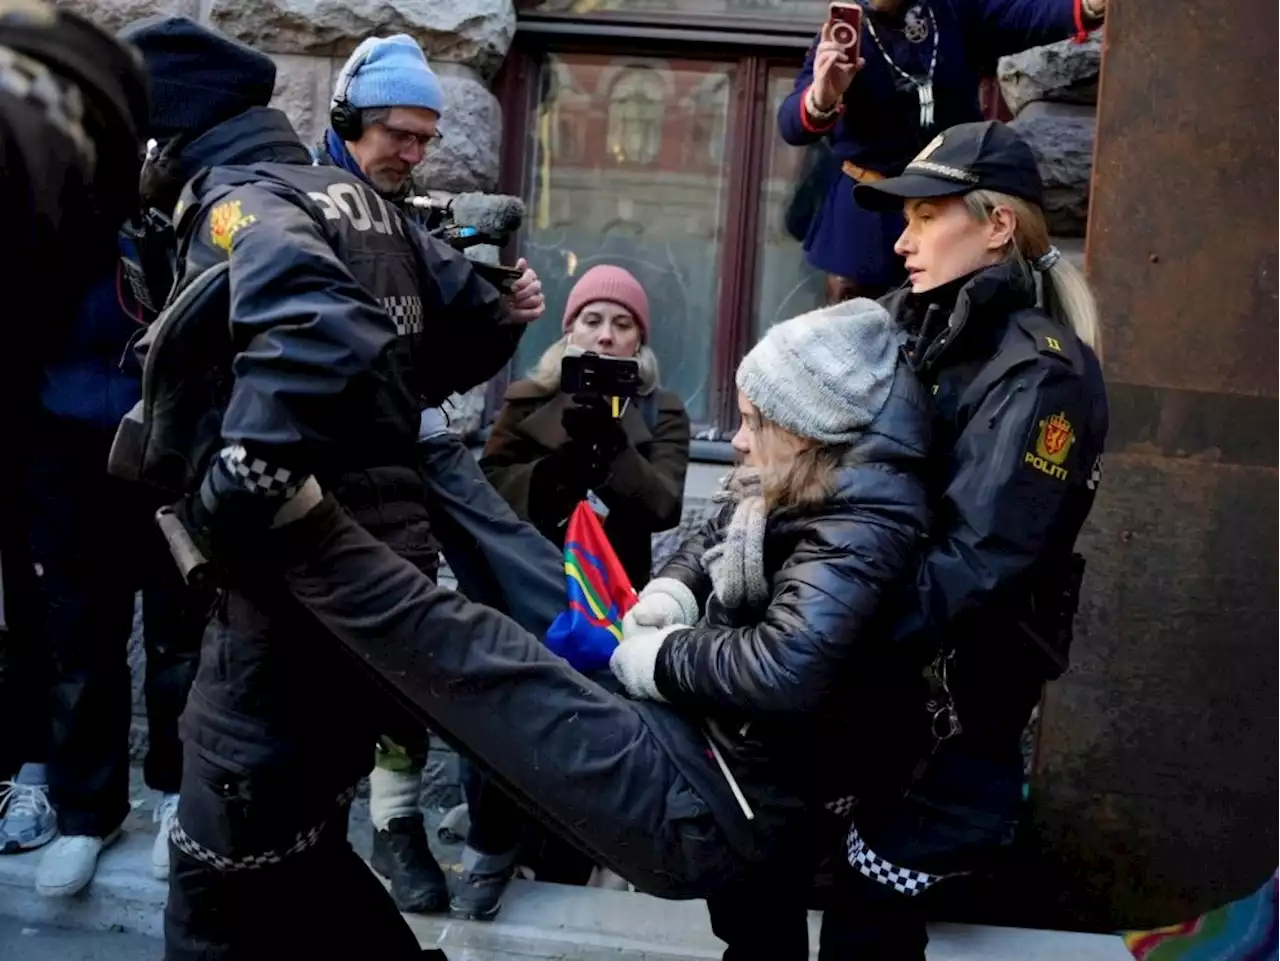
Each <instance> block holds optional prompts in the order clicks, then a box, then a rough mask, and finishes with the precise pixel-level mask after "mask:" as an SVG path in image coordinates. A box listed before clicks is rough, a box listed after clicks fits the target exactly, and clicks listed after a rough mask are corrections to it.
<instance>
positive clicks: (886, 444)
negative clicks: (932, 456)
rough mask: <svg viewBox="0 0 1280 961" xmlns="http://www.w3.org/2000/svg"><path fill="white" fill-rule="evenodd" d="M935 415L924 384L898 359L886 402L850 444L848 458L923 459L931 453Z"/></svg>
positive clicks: (863, 461) (869, 460)
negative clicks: (931, 426) (930, 426)
mask: <svg viewBox="0 0 1280 961" xmlns="http://www.w3.org/2000/svg"><path fill="white" fill-rule="evenodd" d="M932 417H933V411H932V404H931V403H930V400H929V395H928V393H927V392H926V391H925V389H924V386H923V385H922V384H921V383H920V381H919V379H918V378H917V377H916V375H915V374H914V373H912V371H911V368H910V366H909V365H908V364H907V363H906V362H905V361H899V362H898V369H897V371H896V373H895V374H894V377H893V383H892V385H891V386H890V388H889V396H888V398H887V399H886V400H885V402H884V406H883V407H881V408H880V412H879V413H878V414H876V416H875V418H874V419H873V420H872V421H871V423H870V424H869V425H868V426H867V427H866V429H865V430H863V432H862V433H861V435H859V437H858V439H857V440H855V441H854V442H853V444H852V445H851V446H850V448H849V458H848V459H849V460H850V461H851V462H854V463H860V464H866V463H891V462H897V461H902V462H913V461H922V460H923V459H924V458H925V457H926V456H927V455H928V453H929V441H930V431H929V425H930V421H931V419H932Z"/></svg>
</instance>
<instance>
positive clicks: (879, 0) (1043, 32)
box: [778, 0, 1107, 302]
mask: <svg viewBox="0 0 1280 961" xmlns="http://www.w3.org/2000/svg"><path fill="white" fill-rule="evenodd" d="M1106 5H1107V0H861V2H860V3H833V4H831V7H830V13H829V15H828V19H827V21H826V22H825V23H824V24H823V25H822V29H821V31H820V33H819V34H818V37H817V39H816V40H815V41H814V44H813V46H812V47H811V48H810V50H809V54H808V56H807V57H806V58H805V62H804V67H803V68H802V69H801V71H800V74H799V76H797V77H796V82H795V89H794V90H793V91H792V93H791V94H790V95H789V96H788V97H787V98H786V99H785V100H784V101H783V102H782V105H781V107H780V108H779V110H778V129H779V132H780V133H781V134H782V139H783V140H785V141H786V142H787V143H789V144H793V145H795V146H805V145H808V144H811V143H814V142H816V141H818V140H820V139H823V138H826V139H828V140H829V142H830V144H831V147H832V149H833V151H834V152H835V155H836V159H837V160H838V161H839V162H840V165H841V169H842V171H843V174H844V175H843V176H841V177H838V178H836V179H835V180H834V181H833V182H832V184H831V186H830V188H829V189H828V193H827V196H826V199H825V201H824V202H823V203H822V204H821V206H820V207H819V209H818V212H817V214H816V215H815V216H814V218H813V220H812V222H811V223H810V226H809V232H808V235H807V236H806V237H805V240H804V248H805V259H806V261H807V262H808V263H809V265H810V266H812V267H814V268H816V269H818V270H821V271H823V272H824V273H826V274H827V300H828V302H834V301H837V300H844V299H847V298H849V297H878V296H881V295H883V294H885V293H887V292H888V291H889V290H890V289H892V288H894V287H896V286H898V285H899V284H901V283H902V282H903V280H905V279H906V275H905V273H904V272H903V266H902V258H900V257H899V256H898V255H897V254H895V253H894V250H893V244H894V241H896V240H897V239H898V235H899V234H901V233H902V229H903V219H902V215H901V213H899V212H898V211H891V212H878V211H870V210H864V209H862V208H860V207H859V206H858V205H857V204H855V203H854V201H853V187H854V186H855V185H856V184H858V183H875V182H877V181H880V180H883V179H885V178H886V177H895V176H897V175H898V174H900V173H901V172H902V170H903V168H905V167H906V165H907V162H908V161H910V160H911V158H912V157H914V156H916V154H918V153H919V152H920V151H921V150H922V149H923V148H924V146H925V144H927V143H928V142H929V141H930V140H932V139H933V137H935V136H936V135H937V134H938V133H940V132H941V131H943V130H946V129H947V128H948V127H952V126H954V125H956V124H960V123H969V122H972V121H977V120H981V119H982V111H981V107H980V105H979V101H978V88H979V83H980V81H981V78H982V75H983V74H984V73H989V72H990V71H991V70H992V69H994V67H995V63H996V61H997V60H998V59H999V58H1000V57H1003V56H1006V55H1008V54H1012V53H1017V52H1018V51H1020V50H1025V49H1027V48H1029V47H1036V46H1040V45H1041V44H1046V43H1053V42H1054V41H1057V40H1064V39H1066V38H1067V37H1071V36H1076V37H1079V38H1083V37H1084V36H1085V34H1086V32H1087V31H1088V30H1090V29H1093V28H1095V27H1097V26H1099V25H1100V24H1101V23H1102V20H1103V17H1104V16H1105V14H1106ZM855 27H856V29H854V28H855Z"/></svg>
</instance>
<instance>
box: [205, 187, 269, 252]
mask: <svg viewBox="0 0 1280 961" xmlns="http://www.w3.org/2000/svg"><path fill="white" fill-rule="evenodd" d="M257 222H258V218H257V216H256V215H255V214H247V213H245V212H244V209H243V202H242V201H239V200H227V201H224V202H223V203H220V204H218V205H217V206H216V207H214V208H213V210H211V211H209V242H210V243H211V244H213V245H214V246H215V247H220V248H222V249H223V250H225V251H226V252H227V253H231V241H232V240H233V239H234V238H235V235H236V234H238V233H239V232H240V231H241V230H243V229H244V228H245V227H248V226H249V225H250V224H254V223H257Z"/></svg>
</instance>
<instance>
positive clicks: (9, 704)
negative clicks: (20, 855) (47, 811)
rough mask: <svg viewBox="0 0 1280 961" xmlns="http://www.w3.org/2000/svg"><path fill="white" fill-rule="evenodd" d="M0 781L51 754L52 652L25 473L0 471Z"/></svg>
mask: <svg viewBox="0 0 1280 961" xmlns="http://www.w3.org/2000/svg"><path fill="white" fill-rule="evenodd" d="M0 473H2V474H3V475H4V476H0V574H2V575H3V578H4V581H3V583H4V587H3V595H4V622H5V629H4V630H3V631H0V730H2V731H4V732H5V736H4V738H3V739H0V780H4V779H5V778H7V777H9V775H10V774H12V773H13V772H14V771H16V770H17V769H18V768H19V767H21V766H22V765H23V764H26V763H28V762H35V763H40V764H43V763H44V762H45V761H46V760H47V759H48V757H49V737H50V723H49V656H48V650H47V649H46V646H45V643H44V639H43V638H42V637H41V622H42V616H41V613H40V603H39V598H38V595H37V593H36V590H37V585H36V578H35V570H34V568H33V567H32V565H31V545H30V543H29V540H28V532H27V527H28V517H29V514H30V512H29V511H28V510H27V506H26V485H25V474H24V472H22V470H21V468H19V469H16V470H15V471H14V472H13V473H12V474H11V473H10V472H9V471H4V472H0Z"/></svg>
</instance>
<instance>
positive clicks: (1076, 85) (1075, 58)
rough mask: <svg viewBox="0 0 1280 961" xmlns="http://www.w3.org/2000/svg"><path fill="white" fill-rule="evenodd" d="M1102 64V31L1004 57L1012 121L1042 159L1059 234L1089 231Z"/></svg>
mask: <svg viewBox="0 0 1280 961" xmlns="http://www.w3.org/2000/svg"><path fill="white" fill-rule="evenodd" d="M1101 66H1102V39H1101V34H1094V35H1093V36H1091V37H1090V39H1089V40H1088V41H1087V42H1086V43H1074V42H1073V41H1070V40H1063V41H1061V42H1060V43H1053V44H1049V45H1048V46H1044V47H1035V48H1033V49H1031V50H1026V51H1023V52H1022V53H1019V54H1015V55H1014V56H1012V57H1005V58H1004V59H1003V60H1001V61H1000V65H999V69H998V74H997V75H998V77H999V80H1000V89H1001V90H1002V91H1003V93H1004V99H1005V102H1006V103H1008V105H1009V109H1010V110H1011V111H1013V113H1014V119H1013V124H1012V125H1013V126H1014V127H1015V128H1017V130H1018V132H1019V133H1020V134H1021V135H1022V136H1023V137H1024V138H1026V140H1027V141H1028V142H1029V143H1030V144H1031V149H1032V150H1034V151H1035V152H1036V157H1037V158H1038V159H1039V161H1040V173H1041V176H1043V177H1044V182H1045V188H1046V202H1045V213H1046V215H1047V219H1048V221H1049V232H1050V233H1051V234H1053V235H1055V236H1058V237H1083V236H1084V232H1085V223H1086V221H1087V220H1088V216H1089V178H1090V175H1091V173H1092V170H1093V137H1094V128H1095V126H1096V114H1097V102H1098V75H1099V72H1100V70H1101Z"/></svg>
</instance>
